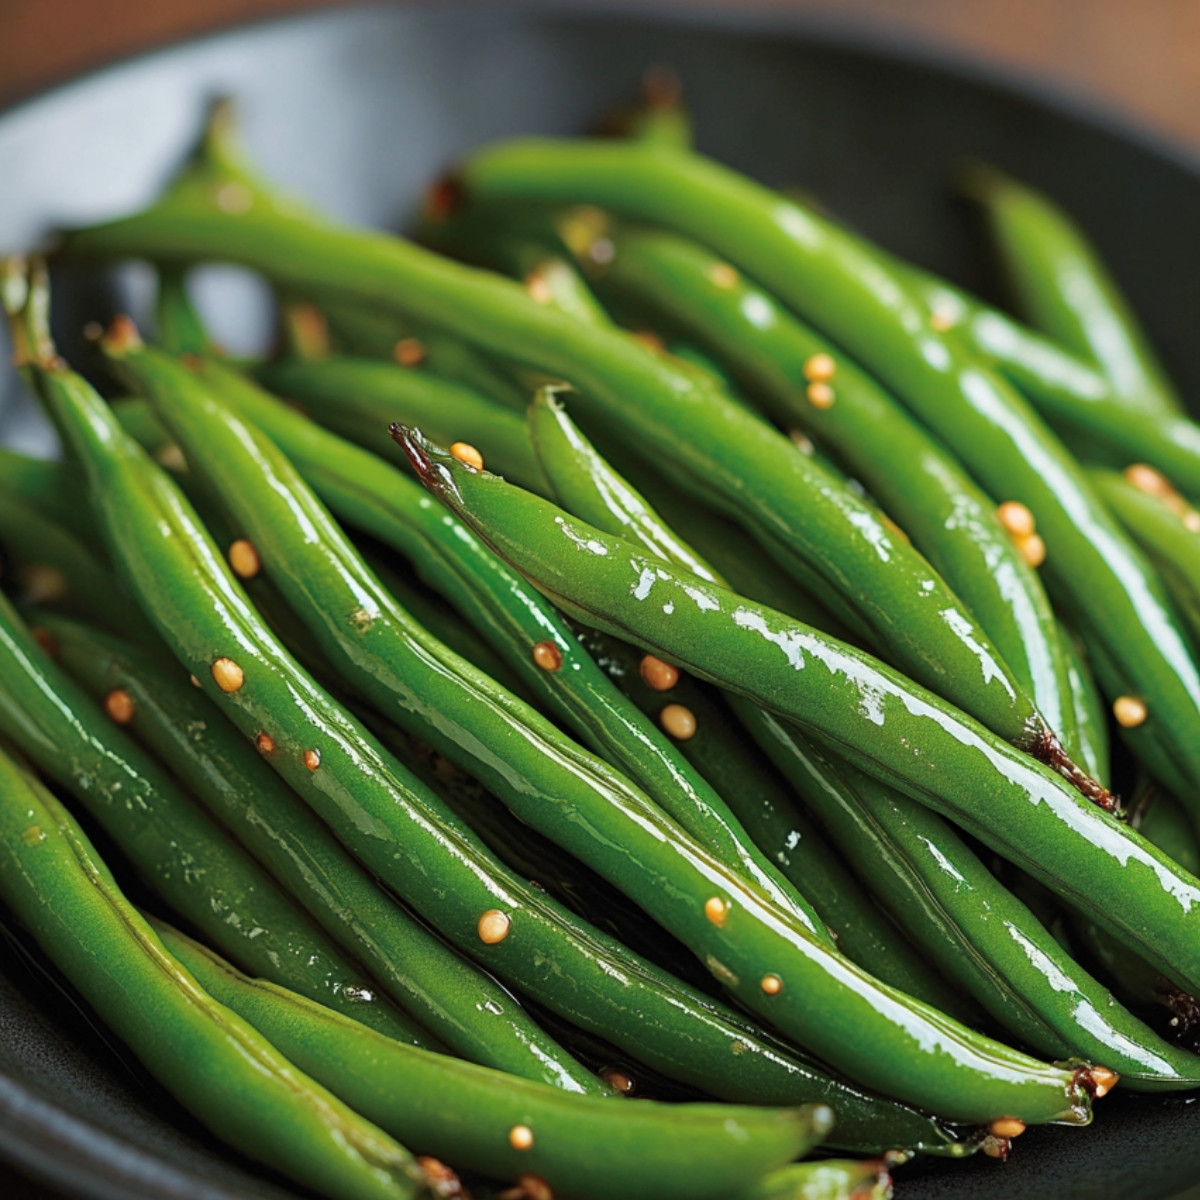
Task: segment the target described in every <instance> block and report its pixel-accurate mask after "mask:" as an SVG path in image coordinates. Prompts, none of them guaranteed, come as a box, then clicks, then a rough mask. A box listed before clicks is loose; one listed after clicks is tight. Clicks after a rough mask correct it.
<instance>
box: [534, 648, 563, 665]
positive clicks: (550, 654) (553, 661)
mask: <svg viewBox="0 0 1200 1200" xmlns="http://www.w3.org/2000/svg"><path fill="white" fill-rule="evenodd" d="M533 661H534V663H536V664H537V666H539V667H541V669H542V670H543V671H557V670H558V669H559V667H561V666H562V664H563V656H562V651H561V650H560V649H559V648H558V647H557V646H556V645H555V644H554V643H553V642H551V641H544V642H538V643H537V645H535V646H534V648H533Z"/></svg>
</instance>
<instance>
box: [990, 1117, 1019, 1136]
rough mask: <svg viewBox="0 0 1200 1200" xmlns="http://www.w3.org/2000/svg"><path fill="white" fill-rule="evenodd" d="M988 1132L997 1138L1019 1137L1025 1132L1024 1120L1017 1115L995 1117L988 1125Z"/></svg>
mask: <svg viewBox="0 0 1200 1200" xmlns="http://www.w3.org/2000/svg"><path fill="white" fill-rule="evenodd" d="M988 1132H989V1133H990V1134H992V1136H993V1137H999V1138H1015V1137H1020V1136H1021V1134H1023V1133H1024V1132H1025V1122H1024V1121H1021V1120H1019V1119H1018V1118H1017V1117H997V1118H996V1120H994V1121H993V1122H992V1123H991V1124H990V1125H989V1126H988Z"/></svg>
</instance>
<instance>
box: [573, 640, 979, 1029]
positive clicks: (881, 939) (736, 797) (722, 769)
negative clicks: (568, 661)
mask: <svg viewBox="0 0 1200 1200" xmlns="http://www.w3.org/2000/svg"><path fill="white" fill-rule="evenodd" d="M580 636H581V640H582V641H583V644H584V645H585V646H586V647H587V648H588V650H589V651H590V653H591V654H592V656H593V657H594V658H595V659H596V661H597V662H599V663H600V664H601V665H602V666H603V667H604V669H605V670H606V671H607V672H608V673H609V674H610V675H612V676H613V678H615V679H616V680H617V681H618V682H619V684H620V686H621V687H622V689H623V690H624V691H625V692H626V694H627V695H629V696H630V697H631V698H632V699H633V700H634V701H635V702H636V703H637V704H638V705H639V706H640V707H641V708H642V709H643V711H645V712H646V713H647V715H650V716H655V717H658V716H659V715H660V714H662V713H663V711H664V709H665V708H666V706H667V705H680V706H682V707H683V708H685V709H686V710H687V712H688V713H689V714H690V716H691V718H692V720H693V721H694V722H695V732H694V734H692V735H690V736H688V737H687V738H685V739H683V740H682V741H680V743H679V748H680V749H681V750H682V751H683V753H684V754H685V755H687V757H688V759H689V761H690V762H691V763H692V765H693V766H694V767H695V768H696V769H697V770H698V771H699V772H700V773H701V775H703V776H704V777H705V779H707V780H708V781H709V782H710V783H712V785H713V786H714V787H715V788H716V789H717V790H718V791H719V792H720V793H721V795H723V796H727V797H729V801H730V804H731V806H732V807H733V809H734V812H735V813H736V814H737V816H738V818H739V819H740V820H741V822H742V824H743V825H744V826H745V828H746V831H747V832H748V833H749V834H750V835H751V836H752V837H753V838H754V840H755V842H756V844H757V845H758V846H759V847H761V848H762V850H763V851H764V853H766V854H767V856H768V857H769V858H770V859H771V860H772V861H773V862H776V863H778V865H779V869H780V870H781V871H782V872H783V873H784V874H785V875H786V876H787V877H788V878H789V879H791V880H792V882H793V883H795V885H796V886H797V887H798V888H803V889H804V894H805V895H806V896H808V897H809V898H810V899H811V900H812V903H813V906H814V907H815V908H816V910H817V913H818V915H819V916H820V918H821V920H822V921H824V922H825V924H826V925H827V926H828V927H829V929H831V930H832V931H833V933H834V934H835V936H836V937H837V947H838V949H839V950H840V951H841V952H842V953H843V954H845V955H846V956H847V957H848V958H850V959H852V960H853V961H854V962H856V963H858V964H859V965H860V966H862V967H865V968H866V969H867V970H869V971H870V972H871V973H872V974H873V975H875V976H876V977H877V978H878V979H882V980H883V981H884V982H885V983H888V984H890V985H891V986H892V987H894V988H896V989H898V990H899V991H901V992H904V993H905V994H906V995H909V996H915V997H917V999H919V1000H923V1001H925V1003H926V1004H931V1005H933V1007H934V1008H937V1009H939V1010H940V1011H942V1012H944V1013H946V1014H948V1015H949V1016H952V1017H954V1018H955V1020H958V1021H961V1022H963V1024H965V1025H970V1026H972V1027H977V1025H978V1023H979V1022H980V1021H981V1019H982V1017H983V1014H982V1013H981V1012H980V1011H979V1010H978V1009H976V1008H975V1007H974V1006H973V1005H972V1004H971V1003H970V1002H964V1000H963V999H962V996H961V994H960V993H959V992H958V990H957V989H955V988H951V987H948V986H947V985H946V983H945V981H944V978H943V977H942V976H941V975H940V974H937V973H935V972H933V971H931V970H930V969H929V966H928V962H927V961H926V960H925V959H924V958H922V957H921V956H920V955H919V954H918V953H917V952H916V951H915V950H914V949H913V948H912V946H911V944H910V943H909V942H908V941H907V940H906V939H904V938H902V937H900V936H899V931H898V930H897V928H896V926H895V925H894V924H893V923H892V922H891V921H890V920H888V918H887V917H886V916H885V915H884V913H883V912H882V911H881V910H880V909H879V908H878V907H877V906H876V905H875V904H874V903H873V902H872V900H871V898H870V895H869V893H868V892H867V891H866V890H865V889H864V888H863V887H862V886H861V884H860V883H859V881H858V880H857V879H856V878H855V877H854V875H852V874H851V873H850V871H849V870H847V868H846V866H845V864H844V862H843V860H842V858H841V856H840V855H839V854H838V852H837V850H835V849H834V847H833V846H832V845H831V844H830V842H829V841H828V839H827V838H826V837H825V836H824V834H822V833H821V831H820V830H819V829H818V828H817V826H816V825H815V824H813V822H812V821H810V820H809V818H808V817H807V816H806V815H805V814H804V813H803V812H802V811H801V810H800V808H799V806H798V805H797V803H796V797H795V793H794V792H792V791H789V789H788V788H787V787H786V785H785V784H784V783H783V782H782V780H781V779H780V778H779V776H778V775H777V774H776V773H775V772H774V771H773V769H772V767H771V765H770V764H769V763H768V762H766V761H765V760H764V759H763V758H762V757H761V756H760V755H758V754H757V753H755V750H754V747H753V746H752V745H751V744H750V743H749V742H748V741H747V738H746V734H745V732H744V731H743V730H741V729H739V728H738V726H737V721H736V720H735V718H734V717H733V715H732V713H730V712H729V711H728V710H726V709H725V708H724V706H723V705H722V704H721V703H720V701H719V700H718V699H717V697H716V696H715V695H712V694H710V693H707V692H705V691H704V690H703V689H702V686H701V685H700V684H699V683H697V681H696V680H694V679H692V678H691V677H690V676H688V675H687V674H686V673H680V675H679V679H678V681H677V682H676V683H675V685H674V686H673V687H669V688H662V687H661V685H660V686H659V687H658V688H651V687H649V686H647V684H646V683H645V681H644V679H643V678H642V674H641V670H640V667H641V662H642V661H643V659H644V656H643V655H642V653H641V652H640V651H638V650H634V649H633V648H632V647H631V646H629V645H627V644H626V643H624V642H621V641H618V640H617V639H616V638H610V637H608V636H607V635H606V634H602V633H599V632H597V631H596V630H583V631H582V632H581V635H580Z"/></svg>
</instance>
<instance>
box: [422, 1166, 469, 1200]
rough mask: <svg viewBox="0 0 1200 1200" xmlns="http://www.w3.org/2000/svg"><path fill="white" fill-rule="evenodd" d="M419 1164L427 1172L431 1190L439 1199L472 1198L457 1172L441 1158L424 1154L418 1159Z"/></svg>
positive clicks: (465, 1199) (466, 1199)
mask: <svg viewBox="0 0 1200 1200" xmlns="http://www.w3.org/2000/svg"><path fill="white" fill-rule="evenodd" d="M417 1166H418V1167H420V1168H421V1170H422V1171H424V1172H425V1178H426V1179H427V1180H428V1181H429V1190H430V1191H431V1192H432V1193H433V1194H434V1195H435V1196H437V1197H438V1198H439V1200H471V1197H470V1193H469V1192H468V1191H467V1189H466V1188H465V1187H463V1182H462V1180H461V1179H459V1177H458V1174H457V1172H455V1171H453V1170H452V1169H451V1168H450V1167H448V1166H446V1164H445V1163H444V1162H442V1161H441V1159H437V1158H430V1157H429V1156H428V1155H423V1156H421V1157H419V1158H418V1159H417Z"/></svg>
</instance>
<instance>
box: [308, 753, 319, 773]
mask: <svg viewBox="0 0 1200 1200" xmlns="http://www.w3.org/2000/svg"><path fill="white" fill-rule="evenodd" d="M304 765H305V766H306V767H307V768H308V769H309V770H310V771H315V770H316V769H317V768H318V767H319V766H320V765H321V752H320V750H305V752H304Z"/></svg>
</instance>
